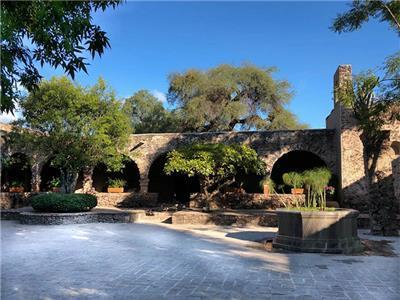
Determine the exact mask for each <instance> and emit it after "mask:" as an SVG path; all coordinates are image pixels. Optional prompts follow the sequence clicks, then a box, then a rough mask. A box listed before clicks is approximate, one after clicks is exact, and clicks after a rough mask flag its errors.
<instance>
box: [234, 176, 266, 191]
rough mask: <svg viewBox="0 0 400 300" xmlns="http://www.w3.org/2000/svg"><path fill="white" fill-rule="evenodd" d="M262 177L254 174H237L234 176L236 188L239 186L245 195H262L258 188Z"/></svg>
mask: <svg viewBox="0 0 400 300" xmlns="http://www.w3.org/2000/svg"><path fill="white" fill-rule="evenodd" d="M263 177H264V176H263V175H257V174H255V173H249V174H238V175H237V176H236V186H238V185H241V187H242V188H243V189H244V190H245V192H246V193H262V192H263V189H262V187H261V186H260V183H261V180H262V179H263Z"/></svg>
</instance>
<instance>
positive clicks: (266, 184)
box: [260, 177, 275, 196]
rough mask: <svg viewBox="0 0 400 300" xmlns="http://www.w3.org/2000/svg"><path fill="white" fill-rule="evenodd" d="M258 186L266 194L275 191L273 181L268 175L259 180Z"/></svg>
mask: <svg viewBox="0 0 400 300" xmlns="http://www.w3.org/2000/svg"><path fill="white" fill-rule="evenodd" d="M260 186H261V188H262V189H263V192H264V195H266V196H268V195H269V194H273V193H275V182H274V181H273V180H272V179H271V178H270V177H265V178H264V179H263V180H261V182H260Z"/></svg>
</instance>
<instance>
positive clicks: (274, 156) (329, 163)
mask: <svg viewBox="0 0 400 300" xmlns="http://www.w3.org/2000/svg"><path fill="white" fill-rule="evenodd" d="M294 151H303V152H308V153H311V154H312V155H314V156H317V157H319V159H321V160H322V161H323V162H324V164H325V166H326V167H328V168H329V169H330V170H331V171H332V172H333V173H334V174H335V173H336V162H335V161H334V160H333V158H332V157H331V156H330V155H329V153H325V152H324V151H320V150H318V149H313V148H310V147H303V145H301V144H296V145H291V146H288V147H283V148H281V149H280V151H275V152H273V153H268V154H266V155H264V161H265V163H266V165H267V174H268V175H271V172H272V168H273V166H274V165H275V163H276V162H277V161H278V160H279V159H280V158H281V157H282V156H284V155H286V154H288V153H290V152H294Z"/></svg>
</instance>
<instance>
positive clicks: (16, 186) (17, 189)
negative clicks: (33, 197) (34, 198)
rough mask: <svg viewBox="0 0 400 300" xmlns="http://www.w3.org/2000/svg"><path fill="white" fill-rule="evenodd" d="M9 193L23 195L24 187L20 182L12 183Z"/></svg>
mask: <svg viewBox="0 0 400 300" xmlns="http://www.w3.org/2000/svg"><path fill="white" fill-rule="evenodd" d="M8 190H9V192H10V193H23V192H24V185H23V184H22V182H20V181H13V182H11V184H10V188H9V189H8Z"/></svg>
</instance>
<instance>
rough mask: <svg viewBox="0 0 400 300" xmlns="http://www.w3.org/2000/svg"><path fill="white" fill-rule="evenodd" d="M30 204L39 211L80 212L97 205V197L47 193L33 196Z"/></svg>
mask: <svg viewBox="0 0 400 300" xmlns="http://www.w3.org/2000/svg"><path fill="white" fill-rule="evenodd" d="M31 205H32V207H33V209H34V210H36V211H40V212H60V213H67V212H82V211H89V210H91V209H92V208H93V207H95V206H96V205H97V198H96V196H94V195H88V194H59V193H49V194H41V195H37V196H33V197H32V198H31Z"/></svg>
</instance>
